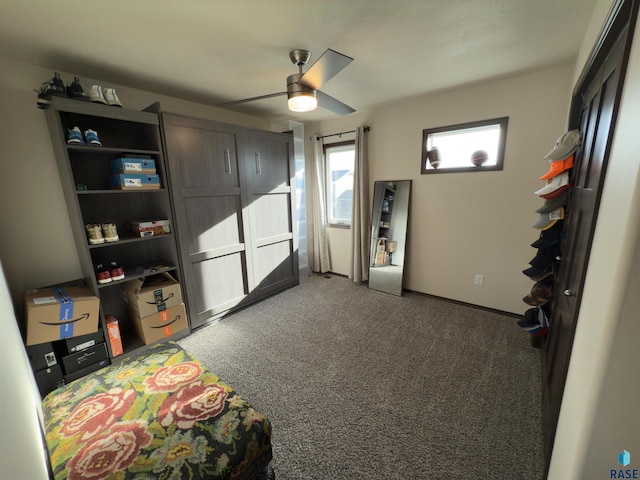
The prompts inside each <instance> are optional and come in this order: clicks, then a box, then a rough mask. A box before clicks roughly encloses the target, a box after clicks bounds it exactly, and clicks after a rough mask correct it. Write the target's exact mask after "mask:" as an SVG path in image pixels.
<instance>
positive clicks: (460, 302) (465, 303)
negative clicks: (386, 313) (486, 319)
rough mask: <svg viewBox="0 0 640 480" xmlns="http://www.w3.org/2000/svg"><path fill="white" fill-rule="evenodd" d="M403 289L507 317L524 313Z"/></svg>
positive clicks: (516, 316) (520, 316)
mask: <svg viewBox="0 0 640 480" xmlns="http://www.w3.org/2000/svg"><path fill="white" fill-rule="evenodd" d="M402 291H403V292H407V293H412V294H414V295H420V296H422V297H429V298H434V299H436V300H442V301H443V302H449V303H455V304H456V305H462V306H465V307H470V308H475V309H477V310H484V311H485V312H491V313H496V314H498V315H505V316H507V317H513V318H522V315H518V314H517V313H513V312H507V311H504V310H499V309H497V308H491V307H484V306H482V305H476V304H475V303H468V302H463V301H461V300H454V299H452V298H446V297H440V296H438V295H432V294H430V293H423V292H418V291H416V290H409V289H407V288H405V289H403V290H402Z"/></svg>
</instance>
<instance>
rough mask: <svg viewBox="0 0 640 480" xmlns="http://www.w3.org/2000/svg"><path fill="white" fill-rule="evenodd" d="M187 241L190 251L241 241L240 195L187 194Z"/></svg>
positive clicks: (208, 249) (191, 252)
mask: <svg viewBox="0 0 640 480" xmlns="http://www.w3.org/2000/svg"><path fill="white" fill-rule="evenodd" d="M184 209H185V215H186V218H185V224H186V227H187V229H186V239H185V240H186V242H187V248H188V250H189V253H190V254H191V255H193V254H195V253H198V252H200V253H206V252H209V251H211V250H216V249H219V248H224V247H228V246H230V245H238V244H240V243H242V237H243V234H242V219H241V218H240V215H239V212H240V211H241V207H240V198H239V195H229V196H226V195H225V196H222V195H221V196H213V195H212V196H207V197H188V196H185V198H184Z"/></svg>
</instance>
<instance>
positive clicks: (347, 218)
mask: <svg viewBox="0 0 640 480" xmlns="http://www.w3.org/2000/svg"><path fill="white" fill-rule="evenodd" d="M355 150H356V144H355V141H348V142H340V143H333V144H329V145H325V146H324V158H325V175H326V176H325V179H326V181H325V184H326V189H327V210H326V212H327V223H328V224H329V225H332V226H342V227H349V226H351V211H352V203H353V178H354V164H355Z"/></svg>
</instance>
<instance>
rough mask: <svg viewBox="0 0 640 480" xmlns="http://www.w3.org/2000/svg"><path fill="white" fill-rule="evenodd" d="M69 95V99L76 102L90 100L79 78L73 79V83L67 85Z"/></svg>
mask: <svg viewBox="0 0 640 480" xmlns="http://www.w3.org/2000/svg"><path fill="white" fill-rule="evenodd" d="M67 95H69V98H73V99H75V100H85V101H86V100H89V97H88V96H87V94H86V93H84V89H83V88H82V85H80V79H79V78H78V77H73V82H71V84H70V85H67Z"/></svg>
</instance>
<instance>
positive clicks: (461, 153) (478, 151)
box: [421, 117, 509, 173]
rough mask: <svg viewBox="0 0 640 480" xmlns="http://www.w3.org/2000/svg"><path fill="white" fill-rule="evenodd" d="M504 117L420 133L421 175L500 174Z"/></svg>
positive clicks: (505, 127)
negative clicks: (485, 172)
mask: <svg viewBox="0 0 640 480" xmlns="http://www.w3.org/2000/svg"><path fill="white" fill-rule="evenodd" d="M508 122H509V118H508V117H503V118H494V119H492V120H483V121H480V122H470V123H463V124H460V125H450V126H448V127H439V128H431V129H426V130H423V131H422V167H421V171H422V173H446V172H477V171H492V170H494V171H495V170H502V165H503V163H504V146H505V143H506V138H507V124H508Z"/></svg>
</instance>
